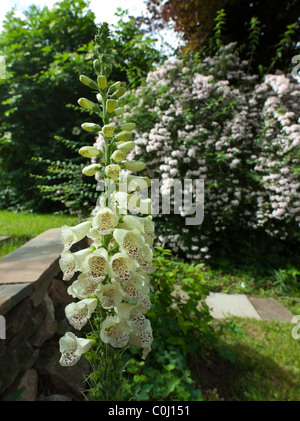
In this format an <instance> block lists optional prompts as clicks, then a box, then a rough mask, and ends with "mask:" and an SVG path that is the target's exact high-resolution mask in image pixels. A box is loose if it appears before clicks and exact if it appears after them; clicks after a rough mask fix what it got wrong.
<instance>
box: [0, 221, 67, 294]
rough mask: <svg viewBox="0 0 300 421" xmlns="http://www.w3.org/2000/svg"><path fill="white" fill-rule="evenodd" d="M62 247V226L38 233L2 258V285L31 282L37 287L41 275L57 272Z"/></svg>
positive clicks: (0, 266)
mask: <svg viewBox="0 0 300 421" xmlns="http://www.w3.org/2000/svg"><path fill="white" fill-rule="evenodd" d="M62 248H63V247H62V244H61V241H60V228H54V229H50V230H48V231H45V232H44V233H42V234H40V235H38V236H37V237H35V238H33V239H32V240H30V241H28V242H27V243H26V244H24V245H23V246H21V247H20V248H18V249H16V250H14V251H13V252H11V253H9V254H8V255H6V256H4V257H2V258H1V259H0V285H5V284H23V283H24V284H27V283H31V284H32V285H33V288H34V289H36V288H37V286H38V285H39V282H38V281H39V280H40V279H41V277H45V276H46V277H49V276H51V275H55V274H57V270H58V269H57V268H58V259H59V256H60V253H61V251H62Z"/></svg>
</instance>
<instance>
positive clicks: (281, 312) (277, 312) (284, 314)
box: [249, 297, 293, 322]
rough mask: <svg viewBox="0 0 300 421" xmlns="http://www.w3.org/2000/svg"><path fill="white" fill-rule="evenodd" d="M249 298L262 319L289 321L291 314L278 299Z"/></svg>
mask: <svg viewBox="0 0 300 421" xmlns="http://www.w3.org/2000/svg"><path fill="white" fill-rule="evenodd" d="M249 300H250V301H251V303H252V304H253V306H254V307H255V309H256V311H257V312H258V314H259V315H260V317H261V318H262V319H263V320H278V321H280V322H291V321H292V318H293V314H292V313H291V312H290V311H289V310H288V309H286V308H285V307H284V306H283V305H282V304H280V303H278V301H275V300H272V299H271V298H256V297H249Z"/></svg>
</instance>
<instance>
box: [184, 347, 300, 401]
mask: <svg viewBox="0 0 300 421" xmlns="http://www.w3.org/2000/svg"><path fill="white" fill-rule="evenodd" d="M220 354H221V355H220ZM222 355H223V356H222ZM224 355H225V357H226V358H225V357H224ZM191 366H192V373H194V376H193V378H194V379H195V381H196V383H197V384H198V386H199V387H200V388H201V390H202V392H203V395H204V396H205V397H206V399H208V400H225V401H299V399H300V379H299V378H296V376H295V374H294V373H292V372H291V371H289V370H287V369H285V368H283V367H280V366H279V365H278V364H277V363H276V362H275V361H274V360H272V359H271V358H268V357H266V356H264V355H262V354H259V353H258V352H257V350H255V349H254V348H251V347H249V346H246V345H241V344H238V345H227V344H226V347H222V348H219V349H214V350H212V351H211V352H210V353H209V354H208V355H206V356H205V357H204V358H200V359H199V358H198V359H196V358H193V361H191Z"/></svg>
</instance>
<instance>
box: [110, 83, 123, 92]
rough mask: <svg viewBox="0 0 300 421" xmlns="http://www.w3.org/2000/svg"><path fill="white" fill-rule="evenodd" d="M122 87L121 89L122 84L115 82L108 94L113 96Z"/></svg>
mask: <svg viewBox="0 0 300 421" xmlns="http://www.w3.org/2000/svg"><path fill="white" fill-rule="evenodd" d="M120 87H121V82H115V83H113V84H112V85H111V86H110V87H109V89H108V93H109V94H112V93H113V92H115V91H116V90H118V89H119V88H120Z"/></svg>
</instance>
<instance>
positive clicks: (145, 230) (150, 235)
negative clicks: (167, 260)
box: [123, 215, 156, 247]
mask: <svg viewBox="0 0 300 421" xmlns="http://www.w3.org/2000/svg"><path fill="white" fill-rule="evenodd" d="M123 223H124V224H125V226H126V227H127V229H132V230H133V229H138V230H139V231H140V232H141V233H142V234H143V235H144V238H145V241H146V243H147V244H149V246H150V247H151V246H152V245H153V241H154V239H155V238H156V235H155V233H154V230H155V225H154V222H153V221H152V216H151V215H148V216H146V217H141V216H135V215H125V216H124V217H123Z"/></svg>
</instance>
